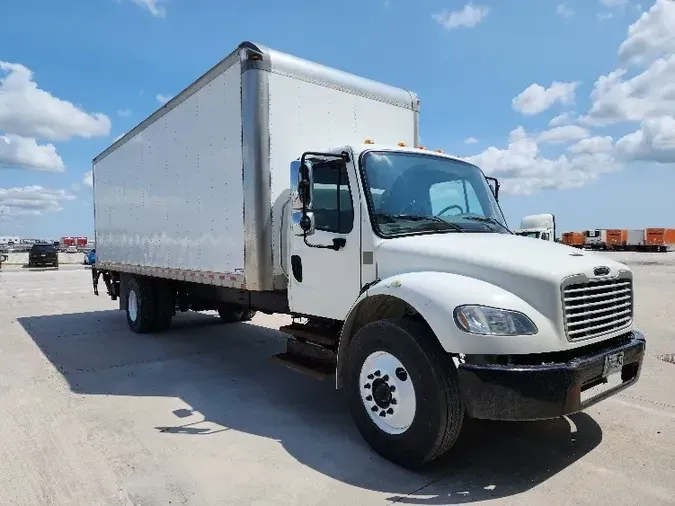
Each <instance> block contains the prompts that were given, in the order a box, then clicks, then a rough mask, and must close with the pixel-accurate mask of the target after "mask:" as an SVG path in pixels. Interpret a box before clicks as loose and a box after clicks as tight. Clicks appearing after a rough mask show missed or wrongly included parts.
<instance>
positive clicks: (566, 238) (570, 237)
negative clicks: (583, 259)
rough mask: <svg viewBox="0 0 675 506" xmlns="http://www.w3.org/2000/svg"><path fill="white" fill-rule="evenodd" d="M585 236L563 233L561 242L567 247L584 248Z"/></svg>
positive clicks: (580, 233) (576, 233)
mask: <svg viewBox="0 0 675 506" xmlns="http://www.w3.org/2000/svg"><path fill="white" fill-rule="evenodd" d="M584 240H585V235H584V233H583V232H564V233H563V234H562V239H561V242H562V243H563V244H566V245H567V246H573V247H575V248H582V247H583V246H584Z"/></svg>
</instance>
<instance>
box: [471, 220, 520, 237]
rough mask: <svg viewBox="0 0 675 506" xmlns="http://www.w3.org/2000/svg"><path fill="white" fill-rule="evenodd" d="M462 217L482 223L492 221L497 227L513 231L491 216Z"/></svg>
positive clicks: (509, 231)
mask: <svg viewBox="0 0 675 506" xmlns="http://www.w3.org/2000/svg"><path fill="white" fill-rule="evenodd" d="M462 218H464V219H465V220H471V221H482V222H484V223H492V224H493V225H498V226H499V227H501V228H503V229H504V230H506V231H507V232H508V233H510V234H512V233H513V232H511V230H510V229H509V227H507V226H506V225H502V224H501V223H499V221H498V220H496V219H494V218H493V217H491V216H462Z"/></svg>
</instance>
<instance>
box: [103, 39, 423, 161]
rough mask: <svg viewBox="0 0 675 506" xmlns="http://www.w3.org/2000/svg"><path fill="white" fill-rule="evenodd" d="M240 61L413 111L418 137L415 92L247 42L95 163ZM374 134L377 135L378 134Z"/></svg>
mask: <svg viewBox="0 0 675 506" xmlns="http://www.w3.org/2000/svg"><path fill="white" fill-rule="evenodd" d="M238 62H242V65H241V72H242V74H243V73H244V72H245V71H246V70H249V69H251V68H257V69H262V70H266V71H268V72H271V73H275V74H282V75H287V76H291V77H294V78H296V79H300V80H303V81H306V82H309V83H312V84H316V85H320V86H326V87H329V88H333V89H336V90H342V91H348V92H350V93H352V94H357V95H361V96H363V97H366V98H369V99H372V100H378V101H381V102H384V103H388V104H391V105H396V106H399V107H402V108H404V109H410V110H413V111H415V113H416V119H415V133H414V138H415V140H416V141H417V139H418V138H419V120H418V118H417V116H418V114H417V113H419V99H418V97H417V95H416V94H415V93H414V92H412V91H409V90H405V89H403V88H396V87H394V86H390V85H388V84H384V83H380V82H377V81H373V80H371V79H367V78H365V77H360V76H357V75H354V74H350V73H348V72H344V71H342V70H338V69H334V68H331V67H327V66H325V65H321V64H319V63H314V62H311V61H309V60H305V59H303V58H299V57H297V56H292V55H290V54H286V53H283V52H281V51H277V50H274V49H271V48H268V47H266V46H264V45H261V44H256V43H253V42H248V41H246V42H242V43H241V44H239V46H237V48H236V49H235V50H234V51H232V53H230V54H229V55H228V56H226V57H225V58H223V59H222V60H221V61H220V62H219V63H217V64H216V65H215V66H213V67H212V68H211V69H210V70H208V71H207V72H205V73H204V74H203V75H202V76H201V77H199V78H198V79H197V80H196V81H194V82H193V83H192V84H190V85H189V86H188V87H187V88H185V89H184V90H183V91H181V92H180V93H178V94H177V95H176V96H174V97H173V98H172V99H171V100H169V101H168V102H167V103H166V104H164V105H163V106H162V107H160V108H159V109H157V110H156V111H155V112H154V113H153V114H151V115H150V116H149V117H148V118H146V119H145V120H143V121H142V122H141V123H139V124H138V125H137V126H136V127H134V128H133V129H132V130H130V131H129V132H127V133H126V134H124V135H123V136H122V137H121V138H119V139H117V140H116V141H115V142H114V143H113V144H111V145H110V146H109V147H108V148H107V149H105V150H104V151H103V152H102V153H100V154H99V155H97V156H96V157H95V158H94V160H93V162H94V163H96V162H99V161H101V160H102V159H103V158H105V157H106V156H107V155H108V154H109V153H110V152H112V151H114V150H115V149H117V147H119V146H121V145H122V144H124V143H126V142H127V141H128V140H130V139H131V138H133V137H134V136H135V135H136V134H138V133H139V132H141V131H143V130H144V129H145V128H146V127H147V126H149V125H151V124H152V123H154V122H155V121H157V120H159V119H160V118H162V117H163V116H164V115H166V114H167V113H168V112H169V111H171V110H172V109H174V108H175V107H177V106H178V105H180V104H181V103H182V102H184V101H185V100H186V99H188V98H189V97H190V96H191V95H194V94H195V93H196V92H197V91H199V90H200V89H201V88H203V87H204V86H206V85H207V84H209V83H210V82H211V81H213V80H214V79H215V78H216V77H218V76H219V75H221V74H222V73H223V72H225V71H226V70H227V69H229V68H230V67H232V65H235V64H236V63H238ZM373 133H374V134H376V133H377V132H373Z"/></svg>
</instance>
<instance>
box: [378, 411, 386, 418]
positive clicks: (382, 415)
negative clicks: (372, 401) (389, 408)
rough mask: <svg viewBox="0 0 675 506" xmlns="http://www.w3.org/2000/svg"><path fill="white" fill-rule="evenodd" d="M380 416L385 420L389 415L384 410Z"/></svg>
mask: <svg viewBox="0 0 675 506" xmlns="http://www.w3.org/2000/svg"><path fill="white" fill-rule="evenodd" d="M380 416H381V417H382V418H384V417H385V416H387V414H386V413H385V412H384V410H382V411H380Z"/></svg>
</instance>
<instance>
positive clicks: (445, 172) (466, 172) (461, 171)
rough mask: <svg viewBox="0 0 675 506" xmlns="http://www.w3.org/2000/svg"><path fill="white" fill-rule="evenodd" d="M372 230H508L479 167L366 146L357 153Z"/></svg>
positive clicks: (389, 232) (390, 232) (386, 234)
mask: <svg viewBox="0 0 675 506" xmlns="http://www.w3.org/2000/svg"><path fill="white" fill-rule="evenodd" d="M361 169H362V173H363V179H364V189H365V192H366V198H367V199H368V205H369V208H370V213H371V220H372V223H373V228H374V229H375V232H376V233H377V234H378V235H380V236H382V237H394V236H399V235H410V234H420V233H439V232H483V233H503V234H511V231H510V230H509V229H508V228H507V227H506V223H505V221H504V217H503V216H502V213H501V211H500V209H499V206H498V205H497V202H496V201H495V199H494V196H493V195H492V192H491V190H490V187H489V186H488V183H487V181H486V180H485V176H484V174H483V172H482V171H481V170H480V169H479V168H478V167H476V166H475V165H471V164H469V163H466V162H462V161H459V160H453V159H451V158H445V157H440V156H435V155H431V154H424V153H420V154H417V153H407V152H401V151H369V152H366V153H364V154H363V156H362V157H361Z"/></svg>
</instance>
